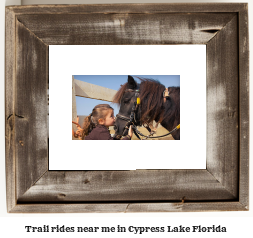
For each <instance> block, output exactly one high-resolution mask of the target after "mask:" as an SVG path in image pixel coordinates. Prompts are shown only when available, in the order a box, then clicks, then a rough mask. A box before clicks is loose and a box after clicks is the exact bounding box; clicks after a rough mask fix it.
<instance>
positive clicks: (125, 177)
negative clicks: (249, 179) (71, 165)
mask: <svg viewBox="0 0 253 238" xmlns="http://www.w3.org/2000/svg"><path fill="white" fill-rule="evenodd" d="M182 199H184V200H185V201H204V200H206V201H207V200H208V201H210V200H234V199H236V197H234V196H233V195H232V194H231V193H230V192H228V191H227V189H226V188H225V187H224V186H223V185H222V184H221V183H220V182H219V181H217V180H216V178H215V177H213V175H211V174H210V173H209V172H208V171H207V170H151V171H149V170H136V171H87V172H82V171H80V172H79V171H75V172H74V171H69V172H68V171H64V172H60V171H57V172H53V171H49V172H47V173H46V174H45V175H44V176H43V177H42V178H41V179H40V180H39V181H38V182H37V183H36V184H34V186H33V187H32V188H30V189H29V191H27V192H26V193H25V194H24V195H23V196H22V197H20V198H19V202H50V201H51V202H71V201H77V202H78V201H79V202H87V201H100V202H101V201H159V200H160V201H161V200H168V201H169V200H170V201H181V200H182Z"/></svg>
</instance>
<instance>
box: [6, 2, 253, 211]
mask: <svg viewBox="0 0 253 238" xmlns="http://www.w3.org/2000/svg"><path fill="white" fill-rule="evenodd" d="M247 24H248V15H247V4H233V3H231V4H223V3H222V4H216V3H214V4H213V3H212V4H145V5H143V4H133V5H131V4H126V5H81V6H80V5H60V6H59V5H58V6H53V5H48V6H21V7H7V8H6V170H7V175H6V179H7V202H8V208H7V209H8V211H9V212H17V213H18V212H23V213H24V212H27V213H34V212H36V213H38V212H39V213H44V212H162V211H164V212H168V211H173V212H174V211H176V212H182V211H226V210H228V211H232V210H233V211H237V210H242V211H243V210H248V209H249V208H248V203H249V200H248V195H249V191H248V183H249V180H248V176H249V171H248V166H249V101H248V100H249V92H248V90H249V86H248V83H249V60H248V54H249V52H248V51H249V47H248V25H247ZM182 43H189V44H207V170H137V171H48V167H47V163H48V156H47V153H48V151H47V150H48V148H47V146H48V145H47V140H48V138H47V137H48V134H47V133H48V131H47V130H48V126H47V113H48V109H47V87H48V45H49V44H182Z"/></svg>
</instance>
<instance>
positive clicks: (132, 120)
mask: <svg viewBox="0 0 253 238" xmlns="http://www.w3.org/2000/svg"><path fill="white" fill-rule="evenodd" d="M134 91H135V92H136V93H135V97H136V100H135V103H134V106H133V107H132V111H131V114H130V117H126V116H123V115H120V114H117V115H116V117H117V118H120V119H122V120H124V121H126V125H125V127H124V131H123V133H122V135H123V134H124V132H125V130H128V129H129V126H130V125H133V132H134V134H135V135H136V137H137V138H138V139H139V140H141V138H140V137H139V135H141V136H143V137H145V139H148V138H150V136H152V138H160V137H164V136H167V135H170V134H171V133H173V132H174V131H176V130H178V129H179V128H180V124H179V125H178V126H177V127H175V128H174V129H173V130H172V131H171V132H169V133H167V134H165V135H162V136H153V134H154V133H155V131H156V129H157V127H158V123H157V124H156V126H155V128H154V130H151V129H150V127H149V126H148V125H147V126H144V127H145V128H146V129H147V130H148V131H149V135H148V136H145V135H143V134H142V133H141V132H140V131H138V129H137V127H136V125H135V123H136V119H135V114H136V111H137V109H138V106H139V104H140V101H138V100H139V98H138V97H139V90H133V89H127V90H125V92H134ZM169 97H170V94H169V90H168V88H165V90H164V91H163V101H164V103H165V102H166V99H167V98H169ZM117 136H120V135H117Z"/></svg>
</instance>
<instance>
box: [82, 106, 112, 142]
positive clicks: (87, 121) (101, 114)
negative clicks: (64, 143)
mask: <svg viewBox="0 0 253 238" xmlns="http://www.w3.org/2000/svg"><path fill="white" fill-rule="evenodd" d="M110 110H113V108H112V107H111V106H110V105H109V104H98V105H97V106H95V107H94V108H93V110H92V113H91V114H90V115H89V116H87V117H85V118H84V120H83V133H82V140H83V139H84V138H85V136H87V135H88V134H89V133H90V132H91V131H92V130H93V129H94V128H95V127H96V126H97V125H98V120H99V119H105V117H106V116H107V115H108V113H109V111H110Z"/></svg>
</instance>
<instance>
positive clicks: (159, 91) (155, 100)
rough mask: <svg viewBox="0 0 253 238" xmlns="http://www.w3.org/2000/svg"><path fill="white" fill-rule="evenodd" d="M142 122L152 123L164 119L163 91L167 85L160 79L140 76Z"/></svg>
mask: <svg viewBox="0 0 253 238" xmlns="http://www.w3.org/2000/svg"><path fill="white" fill-rule="evenodd" d="M138 78H139V79H140V81H141V84H140V100H141V122H146V123H150V122H153V121H154V120H155V121H159V122H161V121H162V120H163V118H164V117H163V114H164V112H163V110H162V113H161V110H160V109H163V108H164V105H163V91H164V90H165V86H164V85H163V84H161V83H160V82H159V81H158V80H154V79H147V78H140V77H138Z"/></svg>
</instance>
